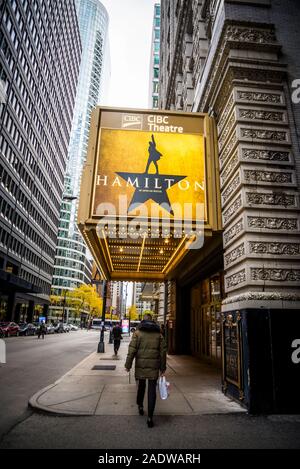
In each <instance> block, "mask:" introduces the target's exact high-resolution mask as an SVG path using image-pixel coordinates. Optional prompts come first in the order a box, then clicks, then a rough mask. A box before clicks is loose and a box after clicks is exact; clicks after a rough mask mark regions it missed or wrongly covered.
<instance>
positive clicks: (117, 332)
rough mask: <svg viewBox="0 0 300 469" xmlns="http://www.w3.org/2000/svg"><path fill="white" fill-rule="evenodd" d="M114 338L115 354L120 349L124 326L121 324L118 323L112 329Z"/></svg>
mask: <svg viewBox="0 0 300 469" xmlns="http://www.w3.org/2000/svg"><path fill="white" fill-rule="evenodd" d="M112 335H113V340H114V352H115V355H118V350H119V348H120V344H121V340H122V338H123V337H122V328H121V326H120V324H116V325H115V326H114V327H113V330H112Z"/></svg>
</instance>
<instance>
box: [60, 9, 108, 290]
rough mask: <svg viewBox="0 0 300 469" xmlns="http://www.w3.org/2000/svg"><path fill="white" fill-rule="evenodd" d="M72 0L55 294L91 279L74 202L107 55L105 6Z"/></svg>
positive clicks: (100, 92)
mask: <svg viewBox="0 0 300 469" xmlns="http://www.w3.org/2000/svg"><path fill="white" fill-rule="evenodd" d="M75 3H76V9H77V15H78V21H79V29H80V36H81V42H82V50H83V52H82V59H81V65H80V74H79V83H78V87H77V94H76V104H75V111H74V118H73V123H72V132H71V139H70V144H69V149H68V158H69V161H68V167H67V175H66V178H65V192H64V196H65V197H64V200H63V203H62V205H61V211H60V223H59V233H58V242H57V250H56V256H55V270H54V276H53V292H54V293H55V294H56V295H63V294H64V292H65V291H66V290H72V289H73V288H75V287H76V286H78V285H80V284H83V283H89V282H90V280H91V273H92V262H91V256H90V254H89V253H88V251H87V248H86V245H85V243H84V241H83V239H82V236H81V234H80V233H79V231H78V228H77V224H76V219H77V206H78V197H79V190H80V181H81V173H82V168H83V164H84V161H85V158H86V153H87V145H88V136H89V126H90V115H91V111H92V109H93V107H94V106H96V105H97V104H99V102H101V99H102V93H103V89H104V83H103V78H104V68H105V64H107V63H109V60H108V57H107V56H106V54H107V53H108V47H107V44H108V38H107V30H108V14H107V12H106V9H105V8H104V7H103V5H102V4H101V2H100V1H99V0H76V2H75ZM106 76H107V71H106Z"/></svg>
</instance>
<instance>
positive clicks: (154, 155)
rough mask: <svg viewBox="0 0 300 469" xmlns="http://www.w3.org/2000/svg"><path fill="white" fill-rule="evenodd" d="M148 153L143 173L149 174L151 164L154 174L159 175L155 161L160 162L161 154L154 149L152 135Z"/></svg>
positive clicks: (154, 144)
mask: <svg viewBox="0 0 300 469" xmlns="http://www.w3.org/2000/svg"><path fill="white" fill-rule="evenodd" d="M148 152H149V157H148V162H147V166H146V169H145V173H147V174H149V167H150V164H151V163H153V164H154V166H155V169H156V174H159V171H158V164H157V161H158V160H160V157H161V156H162V153H160V152H159V151H158V150H157V149H156V143H155V140H154V135H153V134H152V142H149V147H148Z"/></svg>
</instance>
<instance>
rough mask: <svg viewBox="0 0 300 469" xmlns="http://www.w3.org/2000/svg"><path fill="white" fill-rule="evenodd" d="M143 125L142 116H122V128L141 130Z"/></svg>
mask: <svg viewBox="0 0 300 469" xmlns="http://www.w3.org/2000/svg"><path fill="white" fill-rule="evenodd" d="M142 125H143V116H141V115H138V114H122V128H124V129H128V128H130V129H135V130H141V129H142Z"/></svg>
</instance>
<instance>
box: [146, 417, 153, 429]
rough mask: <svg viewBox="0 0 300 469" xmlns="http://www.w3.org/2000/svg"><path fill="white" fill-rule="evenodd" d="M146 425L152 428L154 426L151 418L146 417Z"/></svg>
mask: <svg viewBox="0 0 300 469" xmlns="http://www.w3.org/2000/svg"><path fill="white" fill-rule="evenodd" d="M147 425H148V428H152V427H153V426H154V423H153V420H152V418H147Z"/></svg>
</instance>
